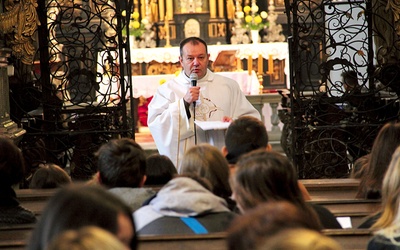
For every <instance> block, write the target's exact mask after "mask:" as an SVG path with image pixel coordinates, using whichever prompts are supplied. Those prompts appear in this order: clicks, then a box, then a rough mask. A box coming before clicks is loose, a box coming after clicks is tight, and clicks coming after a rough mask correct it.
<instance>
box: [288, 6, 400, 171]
mask: <svg viewBox="0 0 400 250" xmlns="http://www.w3.org/2000/svg"><path fill="white" fill-rule="evenodd" d="M397 2H398V1H394V0H393V1H391V0H390V1H383V0H370V1H357V0H356V1H328V0H321V1H303V0H296V1H286V6H287V7H288V9H289V10H290V13H289V14H288V18H289V24H290V33H291V34H290V37H291V39H290V47H291V50H290V51H291V55H290V58H291V69H292V71H291V73H290V75H291V86H290V97H289V98H288V100H289V101H290V103H289V104H288V105H287V109H286V112H284V111H281V113H282V114H281V116H282V117H283V118H285V120H284V122H285V128H284V133H286V134H287V135H289V136H291V138H289V139H288V136H283V138H284V141H283V145H286V146H287V147H289V149H287V150H286V152H287V153H288V155H289V156H290V157H291V158H292V159H293V161H294V163H295V165H296V166H297V168H298V171H299V177H300V178H335V177H345V176H348V174H349V171H350V169H351V167H352V164H353V162H354V161H355V159H357V158H359V157H361V156H362V155H365V154H367V153H368V152H369V151H370V149H371V146H372V143H373V140H374V138H375V136H376V135H377V132H378V131H379V129H380V128H381V127H382V125H383V124H384V123H386V122H389V121H398V120H399V94H400V91H399V90H400V87H399V86H400V78H399V77H398V75H399V74H400V67H399V63H398V62H399V59H400V54H399V52H400V46H399V45H400V43H399V42H400V36H399V30H400V29H399V27H400V26H399V13H400V12H399V10H400V8H399V4H398V3H397Z"/></svg>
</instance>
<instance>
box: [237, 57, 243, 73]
mask: <svg viewBox="0 0 400 250" xmlns="http://www.w3.org/2000/svg"><path fill="white" fill-rule="evenodd" d="M236 69H237V71H242V60H240V58H239V57H238V58H236Z"/></svg>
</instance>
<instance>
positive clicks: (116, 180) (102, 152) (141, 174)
mask: <svg viewBox="0 0 400 250" xmlns="http://www.w3.org/2000/svg"><path fill="white" fill-rule="evenodd" d="M95 157H96V159H97V166H98V174H97V175H96V176H97V181H98V183H100V184H102V185H104V186H106V187H107V188H109V191H110V192H111V193H113V194H115V195H117V196H118V197H120V198H121V199H123V200H124V201H125V202H126V203H127V204H128V205H129V206H130V207H131V209H132V211H135V210H136V209H138V208H139V207H141V206H142V204H143V203H144V202H145V201H146V200H148V199H149V198H150V197H152V196H154V194H155V193H156V192H155V191H154V190H153V189H152V188H145V187H143V186H144V183H145V182H146V178H147V176H146V154H145V152H144V150H143V149H142V147H140V145H139V144H137V143H136V142H135V141H134V140H132V139H128V138H122V139H113V140H110V141H109V142H107V143H106V144H104V145H102V146H101V147H100V149H99V150H98V151H97V152H96V154H95Z"/></svg>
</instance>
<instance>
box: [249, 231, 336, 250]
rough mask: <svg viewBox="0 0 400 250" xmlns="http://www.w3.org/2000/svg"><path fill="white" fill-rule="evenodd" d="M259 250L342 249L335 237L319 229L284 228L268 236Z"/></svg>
mask: <svg viewBox="0 0 400 250" xmlns="http://www.w3.org/2000/svg"><path fill="white" fill-rule="evenodd" d="M256 249H257V250H341V249H342V247H341V246H340V244H339V243H338V242H336V241H335V240H334V239H332V238H329V237H328V236H326V235H323V234H321V233H319V232H317V231H314V230H310V229H305V228H296V229H287V230H282V231H280V232H279V233H277V234H276V235H273V236H271V237H269V238H267V239H266V240H265V241H264V242H263V243H262V244H260V245H259V246H258V247H257V248H256Z"/></svg>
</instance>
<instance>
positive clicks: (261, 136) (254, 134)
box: [222, 116, 311, 200]
mask: <svg viewBox="0 0 400 250" xmlns="http://www.w3.org/2000/svg"><path fill="white" fill-rule="evenodd" d="M268 140H269V139H268V133H267V128H266V127H265V125H264V123H263V122H262V121H261V120H260V119H257V118H255V117H251V116H242V117H239V118H238V119H236V120H234V121H233V122H232V123H231V124H230V125H229V127H228V130H227V131H226V135H225V146H224V147H223V148H222V153H223V155H224V156H225V158H226V159H227V160H228V162H229V164H230V165H229V167H230V170H231V173H234V172H235V164H236V162H237V161H238V160H239V158H240V157H241V156H242V155H244V154H246V153H248V152H251V151H253V150H256V149H264V150H266V151H271V150H272V146H271V144H269V141H268ZM298 185H299V188H300V190H301V192H302V194H303V197H304V199H305V200H311V196H310V194H309V193H308V191H307V189H306V187H305V186H304V185H303V183H301V182H298Z"/></svg>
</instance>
